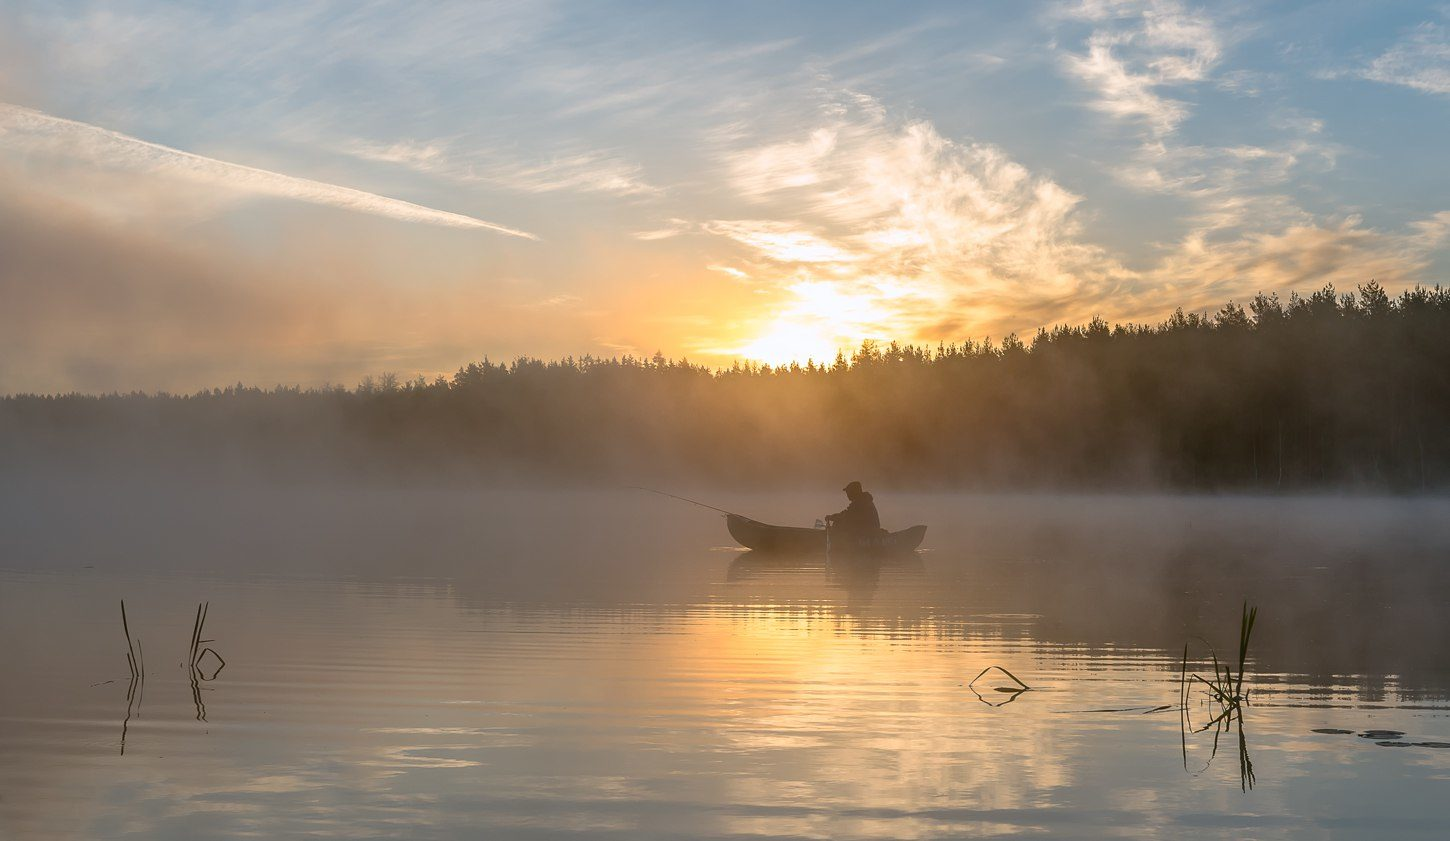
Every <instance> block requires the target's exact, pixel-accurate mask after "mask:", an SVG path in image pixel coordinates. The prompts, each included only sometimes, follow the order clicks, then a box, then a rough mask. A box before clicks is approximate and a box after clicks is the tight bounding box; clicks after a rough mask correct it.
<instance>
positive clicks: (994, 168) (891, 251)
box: [703, 94, 1127, 353]
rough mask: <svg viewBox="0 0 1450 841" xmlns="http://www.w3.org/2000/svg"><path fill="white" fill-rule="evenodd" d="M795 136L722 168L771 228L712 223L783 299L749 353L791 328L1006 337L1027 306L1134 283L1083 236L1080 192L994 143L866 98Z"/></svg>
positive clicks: (848, 335)
mask: <svg viewBox="0 0 1450 841" xmlns="http://www.w3.org/2000/svg"><path fill="white" fill-rule="evenodd" d="M800 134H801V135H802V137H803V139H801V140H793V139H786V140H782V141H777V142H770V143H764V144H760V145H755V146H745V147H742V148H738V149H735V150H734V151H732V152H730V153H728V154H727V155H726V156H725V159H724V160H723V161H722V170H723V171H724V172H727V173H729V174H730V177H731V182H730V187H731V188H732V193H735V194H738V195H741V196H743V197H745V198H747V199H749V200H750V201H752V202H753V203H754V204H756V205H757V206H758V207H759V208H760V209H762V210H765V211H769V212H770V213H772V215H773V218H754V219H722V220H715V221H712V222H709V223H706V224H705V225H704V226H703V229H704V231H705V232H707V233H710V234H714V235H716V236H719V237H722V238H725V239H728V240H729V241H731V242H733V243H735V244H736V245H738V246H740V247H741V248H742V249H743V255H742V258H741V260H740V261H739V262H742V263H744V264H745V265H747V266H748V268H749V270H748V271H747V272H745V273H746V274H748V275H749V276H750V277H751V278H752V279H753V280H754V281H755V282H757V283H758V284H761V285H763V286H765V287H767V288H769V289H770V290H771V291H772V292H773V293H774V294H775V298H774V299H773V301H772V304H771V307H772V309H771V312H772V313H773V315H772V317H771V319H768V323H766V324H762V325H760V330H761V333H762V335H763V336H765V338H764V339H761V338H755V339H752V340H751V341H749V342H747V343H745V344H743V345H739V346H738V349H739V350H740V351H742V352H746V353H751V352H757V353H759V352H763V351H764V349H766V348H768V347H774V346H776V344H780V345H781V346H784V344H785V343H786V337H787V336H788V335H790V334H792V333H795V334H801V335H806V336H808V337H809V338H808V339H805V340H801V339H792V340H791V341H792V342H794V343H795V344H797V345H801V346H806V345H808V346H810V347H811V348H816V349H828V348H832V347H835V346H837V345H842V344H845V345H849V344H853V343H855V342H858V341H860V339H862V338H866V337H871V336H876V337H887V336H893V335H895V336H900V335H901V334H902V333H903V331H905V332H906V333H907V335H908V337H909V338H921V337H925V336H938V335H940V333H941V330H940V329H939V326H940V324H941V323H942V321H943V319H945V318H947V317H948V316H947V314H946V313H947V311H949V310H950V311H953V312H952V315H951V318H952V319H955V320H956V321H963V320H965V321H966V322H969V323H971V324H972V325H973V326H974V327H982V326H990V327H996V326H1000V325H1001V324H1002V323H1003V319H1010V318H1013V317H1015V315H1014V314H1013V310H1015V309H1016V308H1017V307H1019V306H1020V305H1021V302H1023V301H1029V300H1043V299H1052V300H1058V301H1061V300H1066V299H1077V300H1082V301H1087V300H1094V299H1097V298H1098V296H1099V295H1100V294H1101V293H1102V292H1101V291H1102V290H1103V289H1104V288H1107V287H1110V286H1111V285H1112V284H1113V283H1114V282H1115V278H1116V279H1121V278H1125V277H1126V276H1127V273H1126V272H1125V270H1123V269H1122V267H1121V266H1120V265H1118V263H1117V261H1115V260H1114V259H1112V258H1111V257H1110V256H1109V255H1107V254H1106V252H1104V251H1103V250H1102V249H1100V248H1098V247H1096V246H1093V245H1091V244H1089V243H1086V242H1084V241H1083V240H1082V239H1081V237H1080V226H1079V223H1078V220H1077V218H1076V216H1075V208H1076V207H1077V205H1078V204H1079V202H1080V198H1079V197H1078V196H1076V195H1074V194H1073V193H1071V192H1069V191H1068V190H1066V189H1064V188H1063V187H1062V186H1061V185H1059V184H1057V183H1056V182H1054V181H1053V180H1051V179H1049V178H1045V177H1042V176H1040V175H1035V174H1033V173H1032V172H1030V171H1028V170H1027V169H1026V168H1025V167H1023V166H1021V165H1020V164H1018V163H1017V162H1015V161H1013V160H1012V159H1011V158H1010V157H1008V155H1007V154H1006V153H1005V152H1003V151H1002V150H1001V149H1000V148H998V147H995V146H992V145H990V144H985V143H960V142H956V141H953V140H950V139H948V138H945V137H943V136H942V135H941V134H940V133H939V132H938V131H937V130H936V128H935V127H934V126H933V125H932V124H931V123H929V122H927V121H925V120H919V119H916V120H897V119H893V118H892V117H891V116H890V115H889V114H888V113H887V111H886V109H885V108H884V107H882V106H881V104H880V103H879V102H877V101H876V100H874V99H872V98H870V97H866V96H863V95H860V94H844V95H841V96H838V97H835V98H833V99H831V101H830V102H828V103H827V104H826V106H825V107H823V108H821V109H820V110H819V111H818V115H817V124H815V125H808V126H805V127H802V129H801V130H800ZM999 335H1000V333H999ZM772 337H774V338H772ZM777 339H779V342H777V341H776V340H777ZM762 342H763V343H762ZM803 342H804V344H802V343H803ZM712 349H716V350H718V348H717V347H714V346H712ZM812 352H814V351H812Z"/></svg>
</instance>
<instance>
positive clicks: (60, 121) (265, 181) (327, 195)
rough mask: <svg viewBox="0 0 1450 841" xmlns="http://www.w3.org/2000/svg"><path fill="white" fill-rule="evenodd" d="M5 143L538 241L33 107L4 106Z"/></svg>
mask: <svg viewBox="0 0 1450 841" xmlns="http://www.w3.org/2000/svg"><path fill="white" fill-rule="evenodd" d="M6 145H8V146H14V147H17V148H25V149H31V150H38V151H43V152H50V153H60V154H65V155H69V156H71V157H75V158H80V159H83V160H88V161H91V162H94V163H96V164H99V165H102V166H106V167H113V168H123V169H129V170H134V171H138V172H147V173H154V174H159V175H171V176H174V177H177V178H185V179H188V180H191V181H198V182H202V183H206V184H214V185H217V186H220V187H226V188H229V189H232V190H236V191H238V192H243V193H250V194H252V195H259V196H274V197H278V198H288V199H296V200H298V201H305V202H312V203H313V204H322V205H329V206H332V207H341V208H346V209H348V210H356V211H359V212H361V213H371V214H373V215H374V216H386V217H388V218H390V219H399V220H402V221H404V222H425V223H427V224H430V225H446V226H448V227H453V228H482V229H484V230H488V231H495V232H497V233H500V234H507V235H509V236H513V237H523V238H524V239H533V240H536V239H538V237H536V236H534V235H533V234H531V233H529V232H527V231H520V230H518V229H516V228H509V227H505V226H503V225H497V224H494V223H493V222H485V221H483V220H482V219H475V218H473V217H472V216H464V215H462V214H460V213H449V212H448V211H446V210H436V209H434V208H431V207H423V206H422V205H418V204H413V203H412V202H406V201H402V200H400V199H390V198H388V197H387V196H380V195H377V194H376V193H368V192H364V191H362V190H354V189H352V188H351V187H340V186H338V185H336V184H327V183H324V182H321V181H313V180H311V179H307V178H297V177H295V176H291V175H283V174H282V173H280V172H272V171H270V170H265V169H257V168H256V167H250V166H245V165H243V164H234V163H231V162H228V161H219V160H217V159H216V158H208V157H205V156H203V155H197V154H193V153H191V152H183V151H182V150H180V149H173V148H171V147H170V146H162V145H161V144H159V143H152V142H150V141H147V140H141V139H140V138H136V137H131V136H129V135H125V134H121V133H120V132H116V131H111V130H110V129H104V128H101V127H99V126H93V125H90V124H89V123H82V122H77V121H75V120H67V119H65V118H63V117H55V116H52V115H50V114H46V113H44V112H42V111H36V110H34V109H31V108H23V107H21V106H19V105H11V104H9V103H5V102H0V146H6Z"/></svg>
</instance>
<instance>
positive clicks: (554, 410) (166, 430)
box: [0, 281, 1450, 492]
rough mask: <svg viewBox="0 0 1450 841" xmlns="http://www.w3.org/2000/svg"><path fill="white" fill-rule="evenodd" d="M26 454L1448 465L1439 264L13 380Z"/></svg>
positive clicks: (999, 476)
mask: <svg viewBox="0 0 1450 841" xmlns="http://www.w3.org/2000/svg"><path fill="white" fill-rule="evenodd" d="M0 422H3V431H0V455H4V456H5V457H6V458H7V460H9V461H10V462H11V463H12V464H23V463H27V462H28V463H32V464H36V465H49V466H56V465H75V466H86V465H112V466H119V467H123V468H127V469H129V468H132V467H140V466H144V465H155V464H166V465H181V466H191V467H199V468H204V467H219V466H226V465H239V464H244V465H250V466H254V467H259V468H261V469H268V470H277V471H283V472H285V471H287V470H291V469H302V468H308V467H328V468H330V469H339V470H344V471H350V472H374V473H379V474H388V475H413V476H417V477H438V476H462V477H468V476H479V475H484V476H494V477H509V476H536V477H546V478H571V479H599V480H609V481H614V480H626V479H627V480H631V481H645V480H656V481H674V482H680V481H700V482H705V481H710V482H725V483H734V484H741V485H756V484H796V483H800V484H805V483H814V482H817V481H840V480H842V479H850V478H859V479H862V480H863V481H866V482H867V483H868V485H870V484H872V483H876V484H885V485H891V486H897V487H911V486H917V487H938V486H952V487H982V488H988V487H990V488H1084V489H1090V488H1091V489H1097V488H1139V487H1168V488H1178V489H1187V490H1242V491H1270V492H1272V491H1278V490H1294V489H1309V488H1342V487H1351V488H1368V489H1388V490H1395V491H1422V490H1431V489H1443V488H1444V487H1446V486H1447V485H1450V441H1447V433H1450V290H1446V289H1442V288H1441V287H1439V286H1436V287H1434V288H1433V289H1427V288H1422V287H1417V288H1414V289H1409V290H1406V291H1404V292H1402V293H1401V294H1399V295H1398V296H1395V297H1391V296H1390V295H1389V294H1388V293H1387V292H1386V291H1385V290H1384V289H1383V288H1382V287H1381V286H1380V285H1379V284H1378V283H1375V282H1373V281H1371V282H1370V283H1368V284H1365V285H1363V286H1360V287H1359V288H1358V289H1357V290H1356V292H1355V293H1354V294H1340V293H1337V292H1336V291H1335V290H1334V288H1333V287H1330V286H1326V287H1325V288H1323V289H1321V290H1318V291H1316V292H1314V293H1312V294H1309V295H1307V296H1300V295H1298V294H1292V293H1291V294H1290V295H1289V296H1288V299H1287V300H1281V299H1280V298H1279V297H1278V296H1277V295H1263V294H1260V295H1257V296H1255V297H1254V298H1253V299H1252V300H1251V301H1250V302H1249V303H1248V305H1247V306H1246V307H1245V306H1241V305H1238V304H1234V303H1229V304H1227V305H1225V306H1224V307H1223V308H1222V309H1220V310H1219V311H1218V312H1217V313H1215V314H1213V315H1204V314H1199V313H1192V312H1190V313H1184V312H1183V311H1182V310H1179V311H1176V312H1175V313H1174V314H1173V315H1172V317H1170V318H1169V319H1167V320H1166V321H1164V322H1162V323H1160V324H1154V325H1142V324H1118V325H1113V326H1109V325H1108V324H1107V323H1106V322H1105V321H1103V320H1102V319H1094V320H1093V321H1092V322H1090V323H1089V324H1086V325H1078V326H1058V327H1055V328H1053V329H1050V330H1046V329H1044V330H1042V331H1039V332H1038V333H1037V335H1036V336H1034V337H1032V338H1031V340H1030V341H1025V342H1024V341H1022V340H1021V339H1019V338H1018V337H1016V336H1008V337H1007V338H1006V339H1004V340H1002V341H1000V342H997V343H993V342H992V341H991V340H985V341H971V340H969V341H965V342H961V343H954V344H940V345H937V346H936V347H928V346H922V345H912V344H897V343H891V344H881V343H877V342H872V341H867V342H864V343H863V344H862V345H861V347H860V348H858V349H857V350H856V351H855V352H854V353H852V354H851V355H849V356H847V355H845V354H840V355H838V356H837V357H836V358H835V359H834V360H831V361H827V362H825V363H816V362H809V363H807V364H805V365H800V364H792V365H787V366H778V367H772V366H768V365H757V364H751V363H744V362H741V363H737V364H735V365H733V366H731V367H729V368H725V369H711V368H708V367H706V366H702V365H698V364H693V363H691V362H689V361H687V360H681V361H675V360H670V359H666V358H665V357H663V356H662V355H660V354H656V355H655V356H654V357H652V358H647V359H642V358H635V357H628V356H626V357H622V358H612V359H602V358H595V357H583V358H569V359H563V360H556V361H543V360H539V359H530V358H521V359H516V360H514V361H511V362H508V363H495V362H490V361H488V360H483V361H479V362H474V363H471V364H468V365H466V366H464V367H462V368H460V369H459V370H458V371H457V372H456V373H455V374H454V375H453V376H452V377H442V376H439V377H436V378H434V379H432V380H429V379H425V378H416V379H412V380H400V379H399V378H398V377H397V376H395V375H391V374H384V375H382V376H380V377H369V378H367V379H365V380H364V381H363V382H362V383H361V384H360V385H359V386H358V387H356V388H354V389H346V388H341V387H326V388H318V389H299V388H284V387H279V388H274V389H270V390H263V389H259V388H254V387H246V386H242V385H240V384H239V385H237V386H233V387H229V388H218V389H210V390H204V391H200V392H197V393H195V394H189V395H171V394H149V395H148V394H126V395H120V394H112V395H75V394H71V395H14V396H9V397H5V398H0Z"/></svg>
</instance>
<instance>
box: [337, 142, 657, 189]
mask: <svg viewBox="0 0 1450 841" xmlns="http://www.w3.org/2000/svg"><path fill="white" fill-rule="evenodd" d="M342 148H343V150H344V151H346V152H347V153H348V154H351V155H353V156H355V157H358V158H362V159H364V160H369V161H378V162H382V163H390V164H397V165H400V166H405V167H408V168H409V169H412V170H415V171H417V172H423V173H427V174H429V175H436V176H440V177H443V178H447V179H450V180H452V181H456V182H461V183H483V184H489V185H493V186H497V187H503V188H505V189H509V190H515V191H518V192H522V193H553V192H560V191H574V192H583V193H606V194H609V195H615V196H649V195H657V194H658V193H660V192H661V191H660V189H659V188H658V187H655V186H653V185H651V184H648V183H646V182H645V181H644V179H643V177H642V173H643V168H642V167H640V166H639V165H638V164H634V163H630V162H628V161H625V160H624V159H622V158H620V157H618V156H616V155H611V154H608V153H605V152H599V151H580V152H570V153H562V154H558V155H555V156H553V157H550V158H546V159H543V160H537V161H518V160H501V159H500V156H499V155H498V153H494V152H487V151H473V152H467V151H463V150H461V149H459V148H458V145H457V144H456V143H450V142H448V141H438V140H435V141H428V142H423V143H420V142H416V141H400V142H397V143H392V144H379V143H372V142H367V141H353V142H350V143H347V144H344V145H343V147H342Z"/></svg>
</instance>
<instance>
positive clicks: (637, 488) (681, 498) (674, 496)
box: [629, 485, 755, 523]
mask: <svg viewBox="0 0 1450 841" xmlns="http://www.w3.org/2000/svg"><path fill="white" fill-rule="evenodd" d="M629 490H632V491H644V492H645V493H652V494H659V495H660V496H667V497H669V498H670V499H678V500H679V501H680V502H688V503H690V504H691V505H698V506H700V507H701V508H708V509H710V510H711V511H719V512H720V513H721V514H729V515H730V516H732V517H740V518H741V519H745V520H750V518H749V517H746V516H745V515H744V514H736V513H735V512H734V511H726V510H725V509H724V508H716V507H715V506H713V505H706V504H705V503H703V502H700V501H699V500H696V499H690V498H689V497H687V496H680V495H679V494H672V493H666V492H665V491H657V490H655V489H654V488H642V487H640V486H639V485H630V486H629ZM750 521H751V522H752V523H753V522H755V521H754V520H750Z"/></svg>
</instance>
